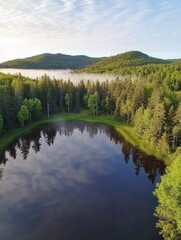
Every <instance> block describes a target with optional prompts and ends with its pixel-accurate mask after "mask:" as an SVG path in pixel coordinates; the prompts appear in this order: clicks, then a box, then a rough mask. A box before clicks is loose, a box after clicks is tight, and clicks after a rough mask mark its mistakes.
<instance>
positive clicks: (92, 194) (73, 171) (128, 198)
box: [0, 122, 164, 240]
mask: <svg viewBox="0 0 181 240" xmlns="http://www.w3.org/2000/svg"><path fill="white" fill-rule="evenodd" d="M0 160H1V165H0V171H1V172H0V173H1V181H0V202H1V207H0V239H2V240H46V239H48V240H49V239H51V240H158V239H162V238H160V237H159V235H158V230H157V229H156V228H155V223H156V220H155V218H154V217H153V211H154V208H155V206H156V199H155V198H154V197H153V196H152V191H153V190H154V188H155V184H156V183H157V182H158V181H159V178H160V174H162V173H163V172H164V165H163V164H162V163H161V162H159V161H157V160H156V159H155V158H153V157H148V156H147V155H145V154H143V153H141V152H140V151H138V150H136V149H135V148H133V147H132V146H131V145H130V144H128V143H127V142H125V141H124V140H123V139H122V137H121V136H120V135H119V134H117V133H116V131H115V130H113V129H112V128H110V127H108V126H104V125H97V124H90V123H89V124H88V123H84V122H59V123H56V124H49V125H43V126H41V127H39V128H37V129H35V130H34V131H32V132H31V133H30V134H28V135H26V136H24V137H21V138H19V139H18V140H17V141H15V142H14V143H12V144H11V145H10V146H9V147H8V148H7V149H6V151H5V152H3V153H1V155H0Z"/></svg>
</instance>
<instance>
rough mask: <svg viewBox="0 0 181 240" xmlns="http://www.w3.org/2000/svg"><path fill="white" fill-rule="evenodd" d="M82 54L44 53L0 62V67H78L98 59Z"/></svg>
mask: <svg viewBox="0 0 181 240" xmlns="http://www.w3.org/2000/svg"><path fill="white" fill-rule="evenodd" d="M99 60H100V58H91V57H87V56H84V55H78V56H71V55H65V54H61V53H57V54H50V53H45V54H41V55H37V56H33V57H28V58H22V59H15V60H11V61H7V62H3V63H1V64H0V68H21V69H80V68H84V67H86V66H87V65H90V64H92V63H95V62H97V61H99Z"/></svg>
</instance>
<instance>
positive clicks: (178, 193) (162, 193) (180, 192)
mask: <svg viewBox="0 0 181 240" xmlns="http://www.w3.org/2000/svg"><path fill="white" fill-rule="evenodd" d="M155 195H156V196H157V198H158V202H159V205H158V207H157V208H156V213H155V215H156V216H157V217H158V218H159V221H158V223H157V226H158V227H159V228H160V229H161V234H162V235H163V237H164V239H166V240H180V239H181V157H178V158H177V159H176V160H175V161H174V162H173V163H172V165H171V166H169V168H167V172H166V174H165V175H164V176H162V179H161V183H160V184H159V185H158V186H157V189H156V190H155Z"/></svg>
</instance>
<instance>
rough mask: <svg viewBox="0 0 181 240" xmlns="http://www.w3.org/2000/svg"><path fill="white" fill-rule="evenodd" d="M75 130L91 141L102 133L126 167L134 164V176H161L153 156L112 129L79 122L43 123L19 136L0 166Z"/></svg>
mask: <svg viewBox="0 0 181 240" xmlns="http://www.w3.org/2000/svg"><path fill="white" fill-rule="evenodd" d="M75 130H79V131H80V132H81V133H82V134H83V133H84V131H86V133H88V134H89V136H90V137H91V138H93V137H94V136H96V135H97V134H98V133H105V134H106V135H107V136H108V137H109V139H110V140H111V141H113V142H114V143H115V144H119V145H120V147H121V152H122V154H123V156H124V161H125V163H126V164H128V162H129V161H130V160H131V159H132V163H133V164H134V166H135V167H134V168H135V174H136V175H137V176H138V175H139V174H140V172H141V170H144V171H145V172H146V174H147V176H148V179H149V180H150V181H151V182H152V183H154V182H155V179H156V177H157V176H158V175H162V174H163V173H164V170H165V166H164V163H162V162H161V161H158V160H157V159H156V158H155V157H152V156H148V155H146V154H145V153H143V152H141V151H140V150H138V149H136V148H134V147H133V146H132V145H131V144H129V143H128V142H127V141H125V140H124V138H123V137H122V136H121V135H120V134H119V133H118V132H117V131H116V130H115V129H113V128H111V127H108V126H105V125H101V124H91V123H86V122H81V121H76V122H74V121H72V122H64V121H62V122H57V123H54V124H45V125H43V126H41V127H38V128H36V129H35V130H34V131H32V132H31V133H28V134H26V135H25V136H23V137H20V138H19V139H18V140H16V141H14V142H13V143H11V144H10V145H9V146H8V147H7V149H6V151H4V152H0V164H1V166H3V165H4V166H5V165H6V162H7V161H8V154H9V157H11V158H13V159H16V157H17V152H18V150H19V151H20V153H21V156H22V158H23V159H24V160H26V159H27V157H28V155H29V152H30V149H33V150H34V152H35V153H38V152H39V151H40V149H41V141H42V139H43V138H44V139H45V141H46V143H47V145H48V146H51V145H53V144H54V141H55V139H56V135H57V134H59V135H60V136H67V137H70V136H72V134H73V132H74V131H75ZM2 176H3V167H2V168H0V179H2Z"/></svg>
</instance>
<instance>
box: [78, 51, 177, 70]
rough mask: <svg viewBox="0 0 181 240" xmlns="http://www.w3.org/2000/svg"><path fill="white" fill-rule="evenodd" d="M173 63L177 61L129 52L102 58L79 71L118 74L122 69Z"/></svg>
mask: <svg viewBox="0 0 181 240" xmlns="http://www.w3.org/2000/svg"><path fill="white" fill-rule="evenodd" d="M174 61H177V60H163V59H159V58H153V57H150V56H148V55H147V54H144V53H142V52H139V51H130V52H126V53H122V54H118V55H116V56H112V57H105V58H102V59H101V60H100V61H98V62H96V63H93V64H91V65H89V66H87V67H85V68H83V69H82V70H80V71H81V72H89V73H119V72H121V69H123V68H130V67H138V66H144V65H147V64H169V63H172V62H174Z"/></svg>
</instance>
